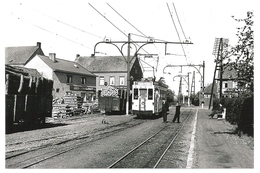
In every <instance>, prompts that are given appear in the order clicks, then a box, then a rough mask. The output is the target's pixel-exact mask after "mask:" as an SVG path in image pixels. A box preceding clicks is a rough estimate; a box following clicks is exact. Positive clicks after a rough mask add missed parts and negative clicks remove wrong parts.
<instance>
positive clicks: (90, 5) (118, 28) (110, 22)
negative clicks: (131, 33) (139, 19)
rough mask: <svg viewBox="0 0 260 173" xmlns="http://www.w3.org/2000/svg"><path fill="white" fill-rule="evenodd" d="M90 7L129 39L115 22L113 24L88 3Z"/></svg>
mask: <svg viewBox="0 0 260 173" xmlns="http://www.w3.org/2000/svg"><path fill="white" fill-rule="evenodd" d="M88 5H89V6H91V7H92V8H93V9H94V10H95V11H96V12H98V14H100V15H101V16H102V17H104V18H105V19H106V20H107V21H108V22H109V23H110V24H111V25H113V26H114V27H115V28H116V29H117V30H118V31H120V32H121V33H122V34H124V36H126V37H128V36H127V34H125V33H124V32H123V31H122V30H121V29H119V28H118V27H117V26H116V25H115V24H114V23H113V22H111V21H110V20H109V19H108V18H106V16H104V15H103V14H101V13H100V12H99V11H98V10H97V9H96V8H95V7H93V6H92V5H91V4H90V3H88Z"/></svg>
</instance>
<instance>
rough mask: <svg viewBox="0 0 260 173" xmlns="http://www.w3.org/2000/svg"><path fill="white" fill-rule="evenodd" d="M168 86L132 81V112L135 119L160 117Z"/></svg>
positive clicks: (152, 82) (150, 81)
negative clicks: (135, 116)
mask: <svg viewBox="0 0 260 173" xmlns="http://www.w3.org/2000/svg"><path fill="white" fill-rule="evenodd" d="M167 88H168V86H167V85H165V84H163V83H159V82H156V81H152V80H146V81H134V83H133V87H132V110H133V114H135V115H137V117H143V116H151V115H160V114H161V112H162V100H163V99H166V92H167Z"/></svg>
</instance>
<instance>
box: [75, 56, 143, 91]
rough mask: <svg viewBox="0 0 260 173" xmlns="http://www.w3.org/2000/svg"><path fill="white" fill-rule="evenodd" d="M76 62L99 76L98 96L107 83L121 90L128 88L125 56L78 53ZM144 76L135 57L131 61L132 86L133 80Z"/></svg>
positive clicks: (97, 84)
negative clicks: (82, 54)
mask: <svg viewBox="0 0 260 173" xmlns="http://www.w3.org/2000/svg"><path fill="white" fill-rule="evenodd" d="M132 58H133V57H131V58H130V59H132ZM75 62H76V63H78V64H81V65H82V66H83V67H85V68H86V69H88V70H89V71H90V72H92V73H94V74H95V75H96V76H97V78H96V91H97V96H98V95H99V94H100V92H101V89H102V87H104V86H105V85H109V86H113V87H115V88H118V89H120V90H126V89H127V63H126V60H125V58H124V57H122V56H80V55H76V59H75ZM142 77H143V72H142V69H141V66H140V63H139V60H138V58H136V57H135V58H133V60H132V61H131V62H130V78H131V79H130V86H132V84H133V81H137V80H141V79H142Z"/></svg>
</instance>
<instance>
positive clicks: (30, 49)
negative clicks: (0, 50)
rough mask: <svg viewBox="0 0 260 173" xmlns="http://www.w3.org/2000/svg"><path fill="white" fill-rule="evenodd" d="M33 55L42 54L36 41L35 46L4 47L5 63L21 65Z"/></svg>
mask: <svg viewBox="0 0 260 173" xmlns="http://www.w3.org/2000/svg"><path fill="white" fill-rule="evenodd" d="M35 55H44V53H43V51H42V49H41V43H40V42H37V44H36V46H17V47H6V48H5V64H8V65H12V66H21V67H23V66H25V64H27V63H28V62H29V61H30V60H31V59H32V58H33V57H34V56H35Z"/></svg>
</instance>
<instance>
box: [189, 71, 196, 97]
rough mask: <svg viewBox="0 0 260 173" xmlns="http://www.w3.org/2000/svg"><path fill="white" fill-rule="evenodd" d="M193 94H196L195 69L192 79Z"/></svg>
mask: <svg viewBox="0 0 260 173" xmlns="http://www.w3.org/2000/svg"><path fill="white" fill-rule="evenodd" d="M190 92H191V95H195V71H193V75H192V81H191V91H190Z"/></svg>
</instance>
